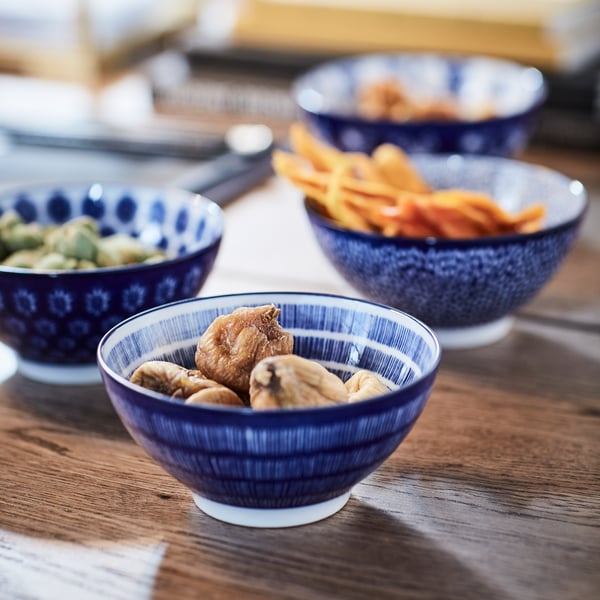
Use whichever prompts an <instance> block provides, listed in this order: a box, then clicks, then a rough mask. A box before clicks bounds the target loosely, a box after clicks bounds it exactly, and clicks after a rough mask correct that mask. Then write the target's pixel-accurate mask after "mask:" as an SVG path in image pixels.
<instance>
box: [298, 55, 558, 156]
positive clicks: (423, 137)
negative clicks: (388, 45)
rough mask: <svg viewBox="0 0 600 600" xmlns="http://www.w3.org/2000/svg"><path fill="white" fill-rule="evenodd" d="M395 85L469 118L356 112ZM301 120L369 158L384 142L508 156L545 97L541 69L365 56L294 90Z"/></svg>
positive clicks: (320, 69)
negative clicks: (376, 91) (367, 89)
mask: <svg viewBox="0 0 600 600" xmlns="http://www.w3.org/2000/svg"><path fill="white" fill-rule="evenodd" d="M390 78H392V79H394V80H396V81H397V82H398V83H399V84H401V85H402V86H403V88H404V89H406V90H407V91H410V92H412V93H414V94H417V95H419V96H426V97H429V98H437V99H439V98H446V97H448V96H452V97H453V98H455V99H456V101H457V102H458V106H459V107H461V109H462V111H461V112H464V113H466V114H473V113H481V112H482V111H481V110H480V109H481V108H485V109H487V108H489V109H491V114H492V115H493V116H490V117H487V118H486V117H478V118H475V119H467V118H464V119H462V120H454V121H441V120H431V121H408V122H395V121H389V120H371V119H367V118H365V117H364V116H361V115H360V114H359V113H358V111H357V103H356V96H357V92H358V90H360V89H362V88H363V87H364V86H365V85H369V84H372V83H375V82H378V81H381V80H384V79H390ZM292 96H293V98H294V100H295V102H296V104H297V106H298V109H299V113H300V117H301V118H302V120H303V121H305V122H306V123H307V125H308V126H309V128H310V129H311V130H312V131H313V133H316V134H317V135H318V136H319V137H320V138H322V139H323V140H324V141H326V142H328V143H330V144H332V145H333V146H336V147H338V148H340V149H341V150H344V151H350V152H366V153H368V154H370V153H371V152H372V151H373V150H374V149H375V148H376V147H377V146H378V145H380V144H383V143H386V142H389V143H392V144H395V145H397V146H400V147H401V148H403V149H404V150H405V151H407V152H429V153H453V152H457V153H461V154H487V155H498V156H511V155H514V154H516V153H517V152H519V151H520V150H521V149H523V148H524V146H525V145H526V143H527V141H528V140H529V138H530V136H531V134H532V132H533V129H534V126H535V117H536V115H537V112H538V109H539V107H540V106H541V105H542V103H543V102H544V100H545V98H546V85H545V82H544V79H543V76H542V74H541V73H540V71H538V70H537V69H535V68H533V67H527V66H522V65H519V64H516V63H513V62H509V61H506V60H499V59H494V58H488V57H477V56H475V57H459V56H445V55H438V54H419V53H414V54H410V53H407V54H367V55H361V56H356V57H350V58H344V59H339V60H334V61H331V62H327V63H324V64H321V65H319V66H317V67H315V68H313V69H311V70H309V71H308V72H307V73H305V74H303V75H301V76H300V77H299V78H298V79H297V80H296V81H295V82H294V83H293V85H292Z"/></svg>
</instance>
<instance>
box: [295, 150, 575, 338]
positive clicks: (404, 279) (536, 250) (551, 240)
mask: <svg viewBox="0 0 600 600" xmlns="http://www.w3.org/2000/svg"><path fill="white" fill-rule="evenodd" d="M414 161H415V165H416V166H417V169H418V170H419V172H420V173H422V174H423V175H425V177H426V179H427V181H428V182H429V183H430V184H431V185H432V186H433V187H434V188H455V187H464V188H466V189H473V190H481V191H484V192H488V193H490V194H491V195H492V197H494V198H495V199H496V200H498V201H499V202H501V203H503V202H505V203H506V204H505V206H506V208H511V209H512V210H518V209H522V208H524V207H526V206H527V205H529V204H532V203H534V202H537V201H539V200H543V202H544V204H545V206H546V213H547V214H546V227H545V228H544V229H543V230H541V231H539V232H535V233H531V234H522V235H511V236H500V237H493V238H486V237H481V238H475V239H467V240H424V239H410V238H402V237H385V236H381V235H374V234H365V233H360V232H356V231H350V230H347V229H343V228H342V227H339V226H338V225H336V224H335V223H333V222H332V221H329V220H327V219H324V218H322V217H321V216H320V215H318V214H317V213H316V212H315V211H314V210H313V209H312V208H311V206H310V203H309V202H307V204H306V205H307V210H308V216H309V220H310V223H311V224H312V227H313V230H314V232H315V234H316V238H317V241H318V243H319V244H320V246H321V248H322V250H323V252H324V253H325V255H326V256H327V257H328V258H329V260H331V262H332V264H333V265H334V266H335V267H336V268H337V270H338V271H339V273H340V274H341V275H342V276H343V277H344V278H345V279H346V280H347V281H348V282H349V283H350V284H351V285H352V286H353V287H354V288H355V289H357V290H358V291H359V292H361V293H362V294H363V295H364V296H366V297H367V298H369V299H371V300H375V301H377V302H382V303H384V304H387V305H390V306H394V307H397V308H400V309H402V310H405V311H407V312H409V313H410V314H412V315H414V316H416V317H417V318H419V319H421V320H423V321H425V322H426V323H427V324H428V325H430V326H432V327H436V328H438V327H439V328H456V327H468V326H474V325H482V324H485V323H490V322H492V321H495V320H497V319H499V318H501V317H504V316H506V315H508V314H510V313H512V312H513V311H515V310H516V309H517V308H519V307H520V306H522V305H523V304H524V303H525V302H527V301H528V300H530V299H531V298H532V297H533V296H534V295H535V294H536V293H537V292H538V291H539V290H540V289H541V288H542V286H543V285H544V284H545V283H546V282H547V281H548V280H549V279H550V277H551V276H552V275H553V274H554V272H555V271H556V269H557V268H558V266H559V265H560V263H561V262H562V260H563V259H564V257H565V256H566V255H567V253H568V251H569V249H570V248H571V246H572V245H573V242H574V239H575V236H576V234H577V231H578V229H579V225H580V223H581V220H582V217H583V214H584V213H585V208H586V205H587V196H586V193H585V190H584V189H583V186H582V185H581V184H580V183H579V182H576V181H573V180H570V179H569V178H567V177H565V176H563V175H561V174H559V173H556V172H553V171H551V170H549V169H546V168H542V167H535V166H531V165H526V164H524V163H519V162H517V161H512V160H508V159H501V158H493V157H463V158H460V157H456V156H451V157H444V156H415V157H414ZM509 203H511V204H512V206H511V207H509V206H508V204H509Z"/></svg>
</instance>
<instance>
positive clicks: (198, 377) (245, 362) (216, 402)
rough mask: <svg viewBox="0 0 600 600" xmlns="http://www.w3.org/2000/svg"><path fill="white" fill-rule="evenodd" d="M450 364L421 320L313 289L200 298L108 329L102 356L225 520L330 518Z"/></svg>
mask: <svg viewBox="0 0 600 600" xmlns="http://www.w3.org/2000/svg"><path fill="white" fill-rule="evenodd" d="M439 361H440V347H439V344H438V342H437V339H436V337H435V335H434V334H433V333H432V332H431V330H430V329H428V328H427V327H426V326H425V325H423V324H422V323H421V322H419V321H418V320H416V319H415V318H413V317H412V316H410V315H408V314H406V313H403V312H400V311H397V310H394V309H391V308H389V307H386V306H383V305H378V304H374V303H372V302H368V301H365V300H359V299H353V298H345V297H338V296H330V295H321V294H305V293H292V292H287V293H286V292H281V293H253V294H237V295H230V296H220V297H212V298H194V299H191V300H184V301H180V302H175V303H170V304H167V305H164V306H162V307H158V308H155V309H151V310H148V311H145V312H143V313H141V314H138V315H135V316H133V317H131V318H129V319H127V320H126V321H124V322H122V323H120V324H119V325H117V326H116V327H114V328H113V329H111V331H109V332H108V333H107V334H106V335H105V336H104V338H103V339H102V341H101V343H100V345H99V347H98V363H99V365H100V368H101V372H102V377H103V380H104V384H105V387H106V390H107V392H108V395H109V397H110V399H111V401H112V404H113V406H114V408H115V410H116V412H117V414H118V415H119V417H120V418H121V421H122V422H123V424H124V426H125V427H126V428H127V430H128V431H129V433H130V434H131V436H132V437H133V438H134V439H135V440H136V441H137V443H138V444H140V445H141V446H142V448H143V449H144V450H145V451H146V452H147V453H148V454H149V456H150V457H152V458H153V459H154V460H155V461H156V462H157V463H158V464H159V465H161V466H162V467H163V468H164V469H165V470H166V471H167V472H168V473H170V474H171V475H172V476H173V477H175V478H176V479H178V480H179V481H180V482H181V483H183V484H184V485H185V486H187V487H188V488H189V489H190V490H191V493H192V495H193V499H194V501H195V503H196V505H197V506H198V507H199V508H200V509H201V510H202V511H203V512H205V513H206V514H208V515H210V516H212V517H215V518H217V519H220V520H223V521H227V522H231V523H236V524H240V525H247V526H254V527H286V526H293V525H300V524H304V523H309V522H312V521H317V520H320V519H323V518H325V517H327V516H329V515H331V514H333V513H335V512H337V511H338V510H340V509H341V508H342V507H343V506H344V505H345V503H346V502H347V500H348V498H349V495H350V493H351V490H352V488H353V486H355V485H357V484H358V483H359V482H360V481H362V480H363V479H364V478H365V477H366V476H367V475H369V474H370V473H372V472H373V471H374V470H375V469H377V467H378V466H379V465H380V464H381V463H383V461H385V460H386V458H388V457H389V456H390V454H392V452H394V451H395V450H396V448H397V447H398V446H399V444H400V443H401V442H402V440H403V439H404V438H405V437H406V435H407V434H408V433H409V431H410V430H411V429H412V427H413V426H414V424H415V422H416V421H417V419H418V418H419V415H420V414H421V412H422V411H423V408H424V407H425V404H426V401H427V399H428V397H429V395H430V392H431V389H432V386H433V384H434V380H435V376H436V373H437V368H438V365H439Z"/></svg>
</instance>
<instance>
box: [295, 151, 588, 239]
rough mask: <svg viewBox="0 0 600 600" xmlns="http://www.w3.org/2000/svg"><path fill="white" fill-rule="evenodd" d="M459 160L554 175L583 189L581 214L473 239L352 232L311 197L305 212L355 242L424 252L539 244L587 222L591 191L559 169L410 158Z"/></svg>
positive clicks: (468, 158)
mask: <svg viewBox="0 0 600 600" xmlns="http://www.w3.org/2000/svg"><path fill="white" fill-rule="evenodd" d="M454 156H458V157H460V158H461V160H463V161H465V162H471V163H473V162H497V163H504V164H514V165H518V166H520V167H526V168H527V169H533V170H536V171H546V172H550V173H552V174H553V175H556V176H559V177H560V178H562V179H563V180H564V181H565V184H566V185H567V186H572V185H576V186H578V187H579V188H580V191H579V194H580V195H581V200H582V203H581V207H580V209H579V211H578V212H577V214H576V215H575V216H573V217H571V218H569V219H567V220H566V221H561V222H559V223H556V224H555V225H552V226H550V227H542V229H540V230H539V231H532V232H529V233H508V234H501V235H487V236H485V235H482V236H478V237H473V238H451V239H448V238H434V237H428V238H419V237H407V236H401V235H396V236H385V235H383V234H380V233H374V232H368V231H359V230H356V229H351V228H349V227H344V226H343V225H340V224H339V223H337V222H336V221H334V220H333V219H331V218H330V217H327V216H325V215H323V214H321V213H320V212H319V211H318V210H316V208H315V206H314V201H313V200H311V199H310V198H308V197H306V196H305V197H304V201H303V203H304V209H305V211H306V214H307V215H308V218H309V220H314V221H317V222H318V224H319V225H321V226H323V227H326V228H327V229H329V230H332V231H338V232H342V233H345V234H348V235H351V236H353V237H355V238H359V239H364V240H370V241H372V242H381V243H395V244H397V245H402V246H411V247H415V246H417V247H420V248H442V249H450V248H461V247H479V246H496V245H502V244H508V243H515V242H516V243H519V242H525V241H529V240H535V239H538V238H541V237H545V236H546V235H550V234H555V233H559V232H561V231H564V230H566V229H570V228H572V227H574V226H576V225H578V224H579V223H580V222H581V221H582V220H583V218H584V216H585V214H586V212H587V210H588V207H589V203H590V198H589V194H588V193H587V189H586V188H585V186H584V185H583V184H582V183H581V181H579V180H578V179H574V178H571V177H569V176H568V175H565V174H564V173H561V172H560V171H556V170H555V169H551V168H549V167H545V166H543V165H537V164H532V163H526V162H524V161H520V160H515V159H513V158H506V157H500V156H479V155H469V154H457V153H450V154H435V153H413V154H410V155H409V157H410V158H411V159H412V158H415V159H417V160H418V159H419V158H427V159H428V160H434V161H439V162H445V161H447V160H448V159H450V158H452V157H454ZM464 168H468V165H467V164H465V165H464Z"/></svg>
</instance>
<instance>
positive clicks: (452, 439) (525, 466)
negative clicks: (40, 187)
mask: <svg viewBox="0 0 600 600" xmlns="http://www.w3.org/2000/svg"><path fill="white" fill-rule="evenodd" d="M280 193H285V189H284V187H283V186H282V183H281V182H277V181H274V182H271V183H269V185H267V186H266V188H265V189H263V190H259V191H257V192H255V193H254V194H250V195H249V196H248V197H246V198H244V199H243V201H240V202H238V203H235V204H234V205H232V206H231V207H230V208H228V213H227V218H228V224H229V225H230V227H229V230H228V231H229V236H228V237H229V239H228V240H227V241H226V242H225V243H224V247H223V252H222V254H221V255H220V257H219V264H218V265H217V267H216V268H215V272H214V274H213V275H211V278H210V281H209V283H208V284H207V290H208V291H207V293H208V292H211V293H219V292H226V291H243V289H244V288H246V287H249V288H250V289H263V290H264V289H300V287H302V289H321V290H322V289H323V288H325V289H326V290H328V291H333V292H335V293H345V292H347V291H348V288H347V286H346V284H345V283H344V282H342V281H341V280H340V279H339V278H338V277H337V276H336V275H335V273H334V272H333V271H332V270H330V268H329V266H327V265H326V264H325V263H323V261H322V259H321V257H320V255H319V253H318V252H317V251H316V250H315V248H314V246H311V245H310V244H311V243H312V242H311V241H310V240H311V238H310V232H309V231H308V228H307V227H308V226H306V229H303V227H304V225H302V221H300V220H299V218H300V217H299V212H296V211H300V206H299V204H298V205H297V204H295V203H294V201H293V199H290V198H283V199H282V198H281V197H279V196H278V194H280ZM593 202H594V206H597V203H598V202H599V200H598V197H597V196H594V200H593ZM594 210H595V209H594ZM281 218H285V219H289V220H290V221H289V224H288V225H285V226H283V228H282V231H280V232H279V233H277V234H276V235H275V237H274V238H271V241H272V240H273V239H275V241H278V240H281V239H284V238H287V239H288V240H289V239H294V238H292V237H290V236H296V238H295V239H298V236H300V237H301V236H306V237H305V238H304V239H305V245H304V246H303V245H302V244H300V245H299V247H297V248H288V249H286V252H285V255H286V256H288V258H289V261H290V262H286V260H285V257H284V256H283V254H284V253H283V252H281V253H280V254H281V255H279V254H276V253H273V251H272V247H271V246H270V245H269V244H268V243H267V242H266V241H265V235H266V234H264V235H263V234H261V233H260V232H261V231H263V232H266V231H268V229H269V227H270V225H269V223H271V220H270V219H273V220H275V219H277V222H280V221H279V219H281ZM294 219H296V221H294ZM286 222H287V221H286ZM249 223H250V224H252V225H256V227H262V229H259V230H258V233H257V231H256V230H255V231H254V233H253V236H252V237H253V238H256V239H257V240H259V241H258V242H257V243H256V244H255V245H251V244H250V245H249V246H248V239H249V238H248V233H247V227H248V224H249ZM261 223H262V225H261ZM294 232H295V233H294ZM232 236H233V237H232ZM240 247H246V248H247V252H246V255H245V262H244V263H240V258H239V248H240ZM236 248H237V250H238V253H237V254H236ZM598 264H600V251H599V250H598V246H597V245H594V243H593V241H590V240H588V238H586V237H584V238H582V239H581V240H580V242H578V245H577V247H576V248H575V250H574V252H573V254H572V255H571V256H570V257H569V260H568V261H567V262H566V263H565V265H564V266H563V268H562V269H561V271H560V272H559V273H558V274H557V277H556V278H555V280H554V281H553V282H552V284H551V285H550V286H549V287H548V288H547V289H545V290H544V292H543V294H542V295H541V296H540V297H539V298H537V299H536V300H535V301H534V302H532V303H531V304H530V305H529V306H528V307H526V309H524V311H523V312H522V314H521V315H520V316H519V318H518V319H517V323H516V326H515V328H514V330H513V331H512V332H511V333H510V334H509V335H508V336H507V337H506V338H505V339H503V340H502V341H500V342H498V343H496V344H494V345H493V346H489V347H486V348H480V349H477V350H470V351H454V352H450V351H448V352H445V353H444V356H443V360H442V366H441V369H440V374H439V377H438V380H437V382H436V386H435V389H434V392H433V394H432V396H431V398H430V401H429V403H428V405H427V407H426V409H425V411H424V413H423V415H422V417H421V419H420V420H419V421H418V422H417V424H416V426H415V428H414V430H413V431H412V432H411V433H410V435H409V436H408V438H407V439H406V440H405V442H404V443H403V444H402V445H401V446H400V447H399V448H398V450H397V451H396V452H395V453H394V454H393V455H392V457H390V459H389V460H388V461H386V462H385V463H384V464H383V465H382V466H381V467H380V468H379V469H378V470H377V471H376V472H375V473H374V474H373V475H371V476H370V477H369V478H368V479H366V480H365V481H364V482H362V483H361V484H359V485H358V486H356V488H355V489H354V491H353V494H352V497H351V499H350V501H349V503H348V505H347V506H346V507H345V508H344V509H343V510H342V511H340V512H339V513H337V514H336V515H334V516H332V517H330V518H329V519H326V520H324V521H321V522H319V523H315V524H312V525H308V526H303V527H297V528H292V529H281V530H260V529H250V528H243V527H236V526H233V525H227V524H225V523H221V522H219V521H216V520H213V519H211V518H210V517H207V516H205V515H204V514H203V513H201V512H200V511H199V510H198V509H197V508H196V507H195V505H194V504H193V502H192V500H191V497H190V494H189V493H188V491H187V490H186V489H185V488H184V487H183V486H182V485H180V484H179V483H178V482H177V481H175V480H174V479H172V478H171V477H170V476H169V475H167V474H166V473H165V472H163V471H162V470H161V469H160V468H159V467H158V466H157V465H156V464H155V463H153V462H152V461H151V459H149V458H148V457H147V456H146V455H145V454H144V453H143V451H142V450H141V449H140V448H139V447H138V446H137V445H136V444H135V443H134V442H133V441H132V440H131V438H130V437H129V435H128V433H127V432H126V431H125V429H124V428H123V426H122V425H121V423H120V422H119V420H118V418H117V416H116V414H115V413H114V411H113V409H112V407H111V405H110V402H109V400H108V397H107V396H106V394H105V392H104V389H103V388H102V387H101V386H92V387H85V388H83V387H65V386H48V385H42V384H38V383H35V382H31V381H28V380H26V379H24V378H22V377H21V376H20V375H19V374H17V373H12V372H11V370H10V368H8V367H7V369H8V370H7V371H6V373H5V375H4V379H3V380H2V381H1V382H0V473H2V493H1V494H0V598H2V599H4V598H7V599H15V600H25V599H31V598H35V599H39V598H41V599H46V598H61V599H71V598H72V599H77V600H80V599H84V600H85V599H88V598H90V599H96V598H98V599H100V598H103V599H105V598H111V599H112V598H114V599H116V600H121V599H122V600H130V599H132V598H133V599H138V598H139V599H149V598H155V599H160V600H162V599H172V598H180V599H184V600H185V599H188V598H190V599H191V598H207V599H230V598H236V599H238V598H243V599H250V600H258V599H261V600H262V599H271V598H277V599H279V598H290V599H297V600H305V599H308V598H311V599H313V598H314V599H317V600H319V599H331V598H343V599H351V600H352V599H363V598H368V599H370V600H372V599H374V598H377V599H380V598H381V599H388V598H389V599H392V598H410V599H415V600H424V599H434V598H436V599H437V598H457V599H471V598H473V599H484V598H485V599H490V600H496V599H498V600H504V599H508V598H515V599H536V600H537V599H539V600H542V599H543V600H547V599H557V600H558V599H560V600H563V599H573V600H574V599H583V600H587V599H589V600H592V599H595V598H597V597H598V595H599V594H600V569H599V568H598V567H599V557H600V453H599V440H600V368H599V367H600V332H599V331H598V327H599V326H600V318H598V315H599V314H600V294H599V293H598V291H599V288H598V285H600V283H599V281H598V278H597V277H596V276H597V274H598ZM290 265H292V266H290ZM295 266H297V267H298V268H297V269H296V268H295ZM575 283H577V285H576V286H574V284H575ZM586 311H587V312H586ZM577 319H580V324H581V323H586V324H588V325H591V326H589V327H588V326H585V327H581V326H579V325H578V323H574V321H577ZM10 360H11V355H10V353H9V351H8V350H7V349H6V348H5V347H2V346H0V364H2V365H10V364H11V362H10Z"/></svg>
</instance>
